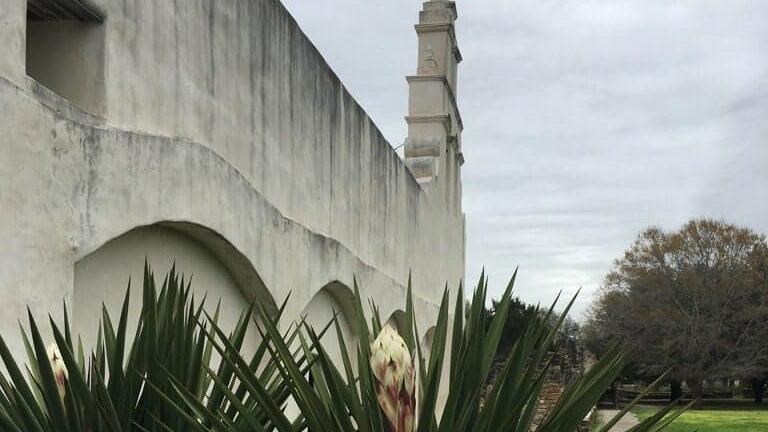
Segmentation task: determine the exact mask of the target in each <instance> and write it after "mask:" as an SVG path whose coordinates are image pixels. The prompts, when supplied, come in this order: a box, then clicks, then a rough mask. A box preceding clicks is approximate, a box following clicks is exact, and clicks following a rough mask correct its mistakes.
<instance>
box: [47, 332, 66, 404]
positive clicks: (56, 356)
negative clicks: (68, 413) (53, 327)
mask: <svg viewBox="0 0 768 432" xmlns="http://www.w3.org/2000/svg"><path fill="white" fill-rule="evenodd" d="M46 351H47V352H48V361H49V362H50V363H51V369H52V370H53V377H54V378H55V379H56V388H57V389H58V390H59V397H60V398H61V400H62V401H63V400H64V395H65V394H66V392H67V380H68V379H69V372H68V371H67V366H66V365H65V364H64V360H63V359H62V357H61V351H59V347H58V345H56V344H55V343H52V344H50V345H48V349H47V350H46Z"/></svg>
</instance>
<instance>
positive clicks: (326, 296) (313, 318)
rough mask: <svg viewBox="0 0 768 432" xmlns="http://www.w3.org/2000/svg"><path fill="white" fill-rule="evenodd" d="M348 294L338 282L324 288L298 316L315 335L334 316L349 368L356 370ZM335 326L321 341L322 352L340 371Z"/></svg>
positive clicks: (354, 317)
mask: <svg viewBox="0 0 768 432" xmlns="http://www.w3.org/2000/svg"><path fill="white" fill-rule="evenodd" d="M353 301H354V294H353V292H352V290H350V289H349V287H347V286H346V285H344V284H342V283H341V282H338V281H334V282H331V283H329V284H327V285H325V286H324V287H323V288H322V289H320V291H318V292H317V294H315V296H314V297H313V298H312V300H310V301H309V303H308V304H307V306H305V307H304V310H303V311H302V313H301V316H302V318H303V319H304V320H305V321H306V322H307V324H309V325H310V326H312V327H313V328H314V329H315V330H316V331H317V332H320V331H321V330H322V329H324V328H325V327H326V326H327V325H328V323H330V322H331V321H332V320H333V317H334V314H335V315H336V320H337V321H338V323H339V328H340V330H341V336H342V337H343V339H344V344H345V345H346V348H347V354H348V355H349V359H350V362H351V363H352V367H353V368H356V367H357V340H358V338H357V333H356V332H355V330H354V329H355V327H354V320H356V319H357V317H356V316H355V315H354V314H355V308H354V303H353ZM338 336H339V335H338V333H337V331H336V328H335V326H331V327H330V328H328V331H327V332H326V333H325V335H324V336H323V338H322V342H323V348H324V349H325V350H326V351H327V352H328V354H329V356H330V357H331V360H332V361H333V362H334V364H335V365H336V366H337V367H339V368H343V367H344V366H343V359H342V351H341V345H340V344H339V341H338Z"/></svg>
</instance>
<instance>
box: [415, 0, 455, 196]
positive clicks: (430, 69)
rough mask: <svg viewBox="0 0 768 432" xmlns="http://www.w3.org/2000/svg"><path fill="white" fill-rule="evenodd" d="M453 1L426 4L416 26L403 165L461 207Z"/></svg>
mask: <svg viewBox="0 0 768 432" xmlns="http://www.w3.org/2000/svg"><path fill="white" fill-rule="evenodd" d="M457 18H458V14H457V12H456V3H455V2H453V1H447V0H430V1H427V2H424V4H423V9H422V11H421V12H420V14H419V23H418V24H417V25H416V34H417V35H418V41H419V42H418V43H419V55H418V67H417V70H416V75H412V76H409V77H407V80H408V85H409V89H410V94H409V104H408V105H409V106H408V116H407V117H406V121H407V122H408V138H407V141H406V144H405V162H406V165H407V166H408V168H409V169H410V171H411V173H412V174H413V176H414V178H415V179H416V180H417V181H418V182H419V183H420V184H422V186H424V187H425V188H430V189H431V188H433V187H434V186H433V185H435V184H440V185H443V186H444V188H445V191H446V193H447V194H448V195H449V196H447V197H446V198H448V200H447V201H448V202H453V203H454V204H455V205H458V206H459V208H460V199H461V191H460V188H461V173H460V168H461V165H462V164H463V163H464V157H463V155H462V152H461V132H462V130H463V125H462V122H461V115H460V114H459V108H458V104H457V99H456V91H457V86H456V85H457V80H456V76H457V71H458V65H459V63H461V52H460V51H459V47H458V43H457V41H456V31H455V22H456V19H457ZM427 185H429V186H427Z"/></svg>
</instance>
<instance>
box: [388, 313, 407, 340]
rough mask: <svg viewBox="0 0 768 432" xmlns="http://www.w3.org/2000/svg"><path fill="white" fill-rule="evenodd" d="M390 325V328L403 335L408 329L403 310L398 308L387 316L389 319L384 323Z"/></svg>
mask: <svg viewBox="0 0 768 432" xmlns="http://www.w3.org/2000/svg"><path fill="white" fill-rule="evenodd" d="M387 324H388V325H390V326H392V328H394V329H395V330H397V333H399V334H400V336H401V337H402V336H404V335H405V332H406V331H408V328H407V327H408V326H407V324H406V319H405V312H404V311H402V310H400V309H398V310H396V311H394V312H392V315H390V316H389V319H388V320H387V322H386V323H385V325H387Z"/></svg>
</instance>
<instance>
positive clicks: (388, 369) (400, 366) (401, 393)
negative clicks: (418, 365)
mask: <svg viewBox="0 0 768 432" xmlns="http://www.w3.org/2000/svg"><path fill="white" fill-rule="evenodd" d="M371 370H372V372H373V375H374V377H375V379H376V383H375V384H376V396H377V398H378V401H379V407H380V408H381V412H382V414H383V415H384V418H385V420H386V423H387V426H388V428H387V430H388V431H391V432H413V426H414V412H415V407H416V397H415V395H416V372H415V369H414V367H413V358H412V357H411V354H410V353H409V352H408V347H407V346H406V345H405V341H404V340H403V338H401V337H400V335H399V334H397V331H395V329H394V328H392V326H391V325H389V324H387V325H386V326H384V328H383V329H382V330H381V333H379V335H378V337H376V340H374V341H373V343H372V344H371Z"/></svg>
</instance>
